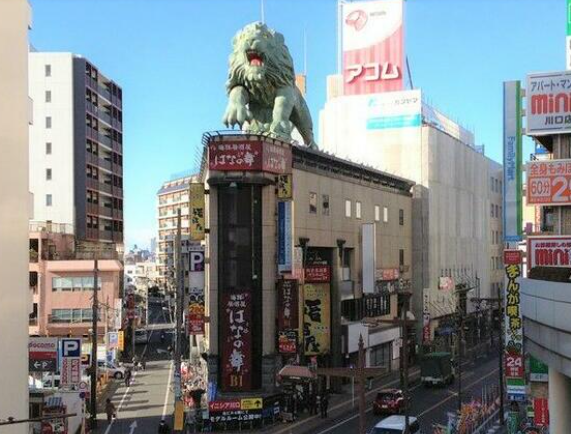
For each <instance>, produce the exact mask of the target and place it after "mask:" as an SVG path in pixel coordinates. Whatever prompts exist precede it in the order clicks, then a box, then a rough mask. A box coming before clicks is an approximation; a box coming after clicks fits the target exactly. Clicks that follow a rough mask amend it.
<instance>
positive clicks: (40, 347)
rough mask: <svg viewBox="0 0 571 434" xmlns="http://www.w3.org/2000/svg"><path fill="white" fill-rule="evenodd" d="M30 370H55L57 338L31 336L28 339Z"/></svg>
mask: <svg viewBox="0 0 571 434" xmlns="http://www.w3.org/2000/svg"><path fill="white" fill-rule="evenodd" d="M28 354H29V365H28V366H29V370H30V372H55V371H57V358H58V357H57V356H58V338H46V337H33V336H31V337H30V339H29V341H28Z"/></svg>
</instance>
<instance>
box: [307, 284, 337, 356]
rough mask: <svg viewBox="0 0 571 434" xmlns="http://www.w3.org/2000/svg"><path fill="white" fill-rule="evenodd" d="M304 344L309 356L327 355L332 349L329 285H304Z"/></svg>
mask: <svg viewBox="0 0 571 434" xmlns="http://www.w3.org/2000/svg"><path fill="white" fill-rule="evenodd" d="M303 292H304V294H303V305H304V313H303V344H304V352H305V355H307V356H312V355H317V354H327V353H329V348H330V342H329V341H330V326H331V316H330V310H331V304H330V297H331V296H330V287H329V284H328V283H313V284H305V285H303Z"/></svg>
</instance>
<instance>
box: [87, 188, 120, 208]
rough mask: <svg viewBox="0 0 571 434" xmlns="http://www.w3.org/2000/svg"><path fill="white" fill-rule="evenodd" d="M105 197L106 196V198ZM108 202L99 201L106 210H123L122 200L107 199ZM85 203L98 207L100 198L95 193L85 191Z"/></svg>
mask: <svg viewBox="0 0 571 434" xmlns="http://www.w3.org/2000/svg"><path fill="white" fill-rule="evenodd" d="M106 197H107V196H106ZM109 200H110V202H105V201H101V202H102V205H103V206H104V207H107V208H114V209H116V210H122V209H123V199H118V198H116V197H113V198H109ZM87 203H90V204H92V205H99V203H100V196H99V193H98V192H97V191H93V190H89V189H88V190H87Z"/></svg>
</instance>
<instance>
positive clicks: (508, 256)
mask: <svg viewBox="0 0 571 434" xmlns="http://www.w3.org/2000/svg"><path fill="white" fill-rule="evenodd" d="M521 262H522V252H521V250H515V249H514V250H504V265H518V264H521Z"/></svg>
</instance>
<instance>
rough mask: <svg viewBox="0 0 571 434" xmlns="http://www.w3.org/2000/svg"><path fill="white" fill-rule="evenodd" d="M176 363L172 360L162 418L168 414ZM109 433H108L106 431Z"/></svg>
mask: <svg viewBox="0 0 571 434" xmlns="http://www.w3.org/2000/svg"><path fill="white" fill-rule="evenodd" d="M173 368H174V365H173V362H172V361H171V362H170V369H169V380H168V382H167V390H166V392H165V403H164V405H163V414H162V415H161V420H162V419H164V418H165V414H167V406H168V404H169V396H170V388H171V378H172V371H173ZM105 434H107V433H105Z"/></svg>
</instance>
